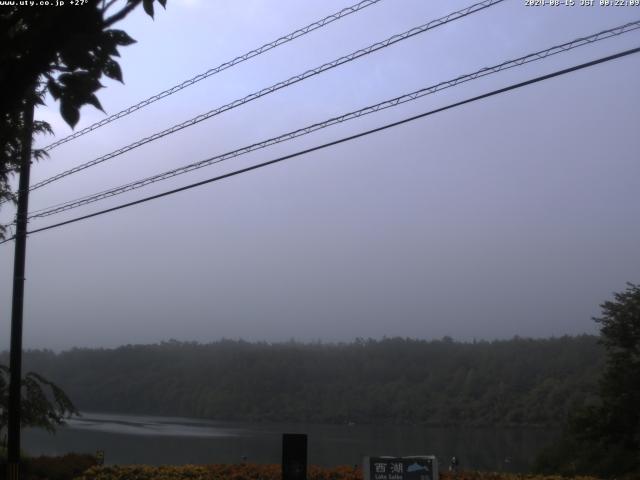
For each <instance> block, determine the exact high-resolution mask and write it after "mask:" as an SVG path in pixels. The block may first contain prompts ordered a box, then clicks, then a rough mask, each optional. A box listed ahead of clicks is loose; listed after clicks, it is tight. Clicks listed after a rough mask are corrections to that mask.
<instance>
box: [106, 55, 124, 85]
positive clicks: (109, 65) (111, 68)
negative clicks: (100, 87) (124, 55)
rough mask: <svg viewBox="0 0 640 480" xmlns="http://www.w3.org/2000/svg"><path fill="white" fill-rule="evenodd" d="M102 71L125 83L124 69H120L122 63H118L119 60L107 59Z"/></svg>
mask: <svg viewBox="0 0 640 480" xmlns="http://www.w3.org/2000/svg"><path fill="white" fill-rule="evenodd" d="M102 71H103V72H104V74H105V75H106V76H107V77H109V78H113V79H114V80H118V81H119V82H121V83H124V82H123V81H122V70H121V69H120V65H118V62H116V61H114V60H111V59H109V60H107V61H106V62H105V64H104V65H103V67H102Z"/></svg>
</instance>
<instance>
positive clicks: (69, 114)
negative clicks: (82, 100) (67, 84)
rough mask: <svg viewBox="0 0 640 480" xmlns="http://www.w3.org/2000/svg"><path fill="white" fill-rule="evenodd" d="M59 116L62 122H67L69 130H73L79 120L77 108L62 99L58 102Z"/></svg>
mask: <svg viewBox="0 0 640 480" xmlns="http://www.w3.org/2000/svg"><path fill="white" fill-rule="evenodd" d="M60 115H62V118H63V119H64V121H65V122H67V123H68V124H69V126H70V127H71V128H74V127H75V126H76V124H77V123H78V120H80V111H79V109H78V107H76V106H75V105H73V103H71V102H70V101H69V100H68V99H66V98H64V97H63V98H61V100H60Z"/></svg>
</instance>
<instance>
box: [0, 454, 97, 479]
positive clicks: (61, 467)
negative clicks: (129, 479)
mask: <svg viewBox="0 0 640 480" xmlns="http://www.w3.org/2000/svg"><path fill="white" fill-rule="evenodd" d="M95 465H97V461H96V458H95V457H94V456H92V455H86V454H82V455H81V454H77V453H69V454H67V455H63V456H60V457H45V456H41V457H26V458H23V470H22V474H21V478H22V479H23V480H73V479H74V478H76V477H78V476H79V475H82V474H83V473H84V472H85V471H86V470H88V469H89V468H91V467H93V466H95ZM6 471H7V469H6V468H0V480H5V479H6V477H7V475H6Z"/></svg>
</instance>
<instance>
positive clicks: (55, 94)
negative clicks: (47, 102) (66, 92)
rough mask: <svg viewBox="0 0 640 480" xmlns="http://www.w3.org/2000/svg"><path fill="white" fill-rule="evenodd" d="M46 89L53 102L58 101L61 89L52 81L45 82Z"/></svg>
mask: <svg viewBox="0 0 640 480" xmlns="http://www.w3.org/2000/svg"><path fill="white" fill-rule="evenodd" d="M47 88H48V89H49V93H50V94H51V96H52V97H53V99H54V100H58V99H59V98H60V96H61V95H62V88H61V87H60V85H58V84H57V83H56V82H55V80H53V79H51V80H49V81H48V82H47Z"/></svg>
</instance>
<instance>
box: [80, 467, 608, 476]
mask: <svg viewBox="0 0 640 480" xmlns="http://www.w3.org/2000/svg"><path fill="white" fill-rule="evenodd" d="M129 478H135V479H137V480H151V479H154V480H180V479H184V478H193V479H198V480H219V479H222V478H224V479H232V480H256V479H260V480H280V479H281V478H282V471H281V468H280V465H182V466H162V467H151V466H145V465H128V466H105V467H93V468H91V469H89V470H88V471H87V472H85V473H84V475H82V476H81V477H78V479H77V480H90V479H91V480H120V479H122V480H124V479H129ZM307 478H308V479H309V480H362V478H363V476H362V469H359V468H353V467H351V466H340V467H333V468H322V467H317V466H310V467H309V469H308V472H307ZM440 478H441V479H442V480H560V478H559V477H557V476H539V475H526V474H511V473H495V472H468V471H463V472H459V473H458V474H452V473H450V472H441V473H440ZM573 480H596V479H595V478H592V477H575V478H574V479H573Z"/></svg>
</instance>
